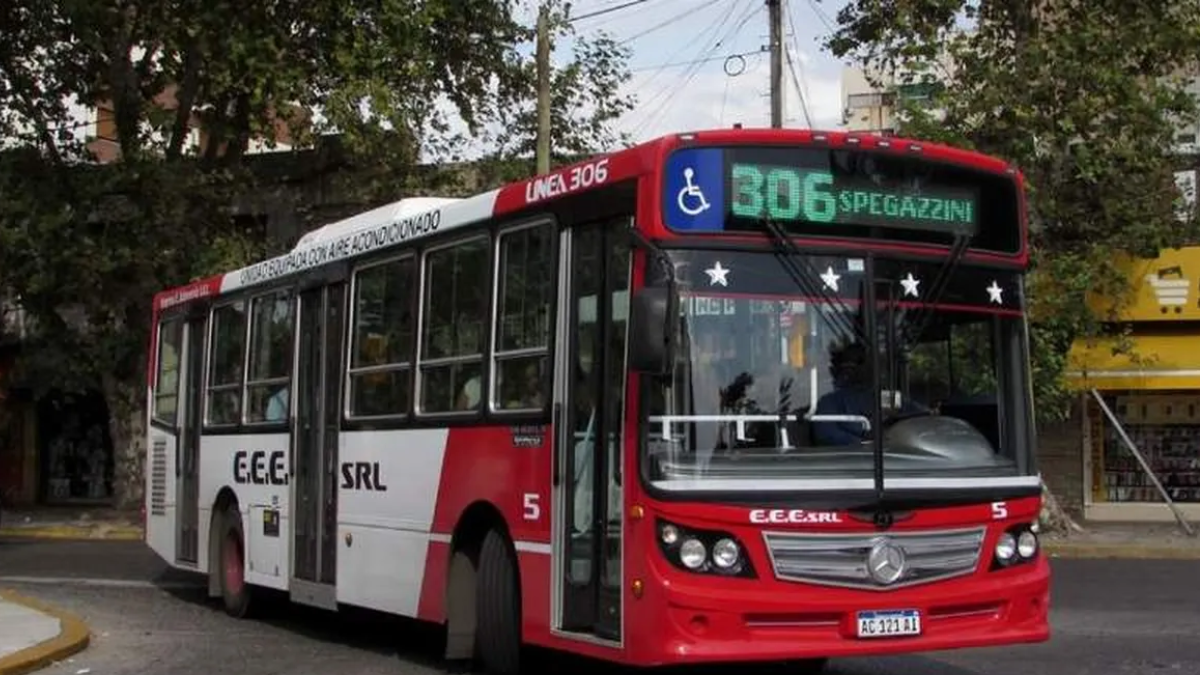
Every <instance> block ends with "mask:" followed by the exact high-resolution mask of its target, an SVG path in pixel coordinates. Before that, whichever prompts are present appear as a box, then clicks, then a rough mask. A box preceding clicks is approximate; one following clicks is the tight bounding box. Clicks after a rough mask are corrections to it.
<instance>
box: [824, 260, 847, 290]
mask: <svg viewBox="0 0 1200 675" xmlns="http://www.w3.org/2000/svg"><path fill="white" fill-rule="evenodd" d="M841 278H842V275H840V274H838V273H837V272H834V271H833V265H830V266H829V268H828V269H826V270H825V273H824V274H822V275H821V281H824V282H825V285H826V286H828V287H829V288H832V289H833V290H835V291H836V290H837V289H838V279H841Z"/></svg>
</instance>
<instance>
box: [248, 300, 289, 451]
mask: <svg viewBox="0 0 1200 675" xmlns="http://www.w3.org/2000/svg"><path fill="white" fill-rule="evenodd" d="M278 295H283V296H284V298H285V299H286V300H287V304H288V312H289V319H290V334H289V339H288V352H289V353H288V358H287V374H286V375H284V376H283V377H271V378H266V379H263V380H252V379H250V363H251V359H252V358H253V357H254V349H253V348H254V343H253V340H254V310H255V308H256V307H257V305H258V303H259V302H260V301H263V300H266V301H268V302H270V303H272V305H273V303H274V296H278ZM298 299H299V298H298V295H297V293H296V290H295V288H293V287H292V286H290V285H286V286H275V287H273V288H269V289H264V290H262V291H260V292H259V293H255V294H254V295H251V296H249V297H248V298H247V301H246V345H245V346H246V354H245V366H244V368H243V371H242V405H241V408H242V416H241V420H239V426H240V427H249V428H250V429H253V430H256V431H257V430H259V429H266V430H275V429H278V428H286V427H287V426H288V424H289V421H290V420H291V418H292V394H293V391H292V390H293V389H294V387H293V386H292V380H293V379H294V374H295V373H294V370H295V362H296V318H297V316H298V313H297V306H298V304H297V302H298ZM272 309H273V307H272ZM277 384H282V385H284V386H285V387H287V390H288V407H287V414H286V415H285V416H284V418H283V419H282V420H275V421H271V420H266V419H263V420H251V419H249V409H250V408H249V405H250V404H249V401H250V399H249V394H250V387H251V386H261V385H268V386H269V385H277Z"/></svg>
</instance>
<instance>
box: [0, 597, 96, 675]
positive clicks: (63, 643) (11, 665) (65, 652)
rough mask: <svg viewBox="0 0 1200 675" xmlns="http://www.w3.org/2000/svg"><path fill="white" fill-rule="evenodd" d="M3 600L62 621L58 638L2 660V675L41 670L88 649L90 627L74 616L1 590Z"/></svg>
mask: <svg viewBox="0 0 1200 675" xmlns="http://www.w3.org/2000/svg"><path fill="white" fill-rule="evenodd" d="M0 599H3V600H6V601H8V602H11V603H14V604H17V605H21V606H23V607H28V608H29V609H32V610H36V611H38V612H41V613H43V614H48V615H50V616H52V617H54V618H56V619H58V621H59V632H58V635H57V636H56V637H53V638H50V639H49V640H46V641H45V642H41V643H39V644H36V645H34V646H32V647H26V648H25V649H22V650H21V651H19V652H16V653H13V654H9V655H8V656H5V657H3V658H0V675H25V674H26V673H31V672H33V671H35V670H40V669H42V668H45V667H47V666H49V665H51V664H53V663H55V662H56V661H61V660H62V659H65V658H66V657H68V656H71V655H73V654H78V653H79V652H81V651H83V650H84V649H87V646H88V644H89V643H90V642H91V637H92V635H91V630H89V629H88V627H87V624H85V623H84V622H83V621H82V620H80V619H79V618H78V617H76V616H75V615H73V614H68V613H67V612H63V611H61V610H58V609H54V608H53V607H50V606H48V605H45V604H43V603H41V602H38V601H37V600H34V599H32V598H27V597H24V596H21V595H18V594H16V593H13V592H12V591H6V590H0Z"/></svg>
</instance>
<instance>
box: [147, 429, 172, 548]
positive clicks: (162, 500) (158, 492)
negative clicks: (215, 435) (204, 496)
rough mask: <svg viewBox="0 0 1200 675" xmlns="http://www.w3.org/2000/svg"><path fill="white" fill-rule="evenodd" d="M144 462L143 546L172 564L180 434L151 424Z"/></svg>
mask: <svg viewBox="0 0 1200 675" xmlns="http://www.w3.org/2000/svg"><path fill="white" fill-rule="evenodd" d="M147 440H148V441H149V443H148V445H147V448H148V450H147V451H148V452H149V453H150V457H149V461H147V462H146V467H147V468H146V476H145V481H146V545H147V546H149V547H150V549H151V550H152V551H154V552H155V553H157V554H158V556H159V557H160V558H162V559H163V560H164V561H166V562H167V563H169V564H170V565H172V566H174V565H175V537H176V531H177V527H176V525H177V523H176V522H175V500H176V494H177V490H176V478H175V465H176V462H175V456H176V449H177V447H178V443H179V437H178V436H176V435H175V434H173V433H169V432H167V431H164V430H163V429H162V428H161V427H155V426H151V427H150V433H149V435H148V439H147Z"/></svg>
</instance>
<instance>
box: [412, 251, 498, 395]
mask: <svg viewBox="0 0 1200 675" xmlns="http://www.w3.org/2000/svg"><path fill="white" fill-rule="evenodd" d="M488 286H489V284H488V240H487V238H485V237H478V238H475V239H469V240H465V241H460V242H456V243H454V244H451V245H449V246H446V247H444V248H439V249H436V250H432V251H429V252H428V253H426V254H425V279H424V289H425V297H424V298H423V299H422V302H423V304H422V311H423V315H422V316H423V317H424V318H423V321H422V324H423V325H422V326H421V375H420V378H421V410H422V412H427V413H440V412H455V411H469V410H477V409H479V405H480V402H481V401H482V398H483V397H482V393H483V387H482V379H483V346H484V331H485V330H486V326H488V325H489V324H488V308H487V298H488Z"/></svg>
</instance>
